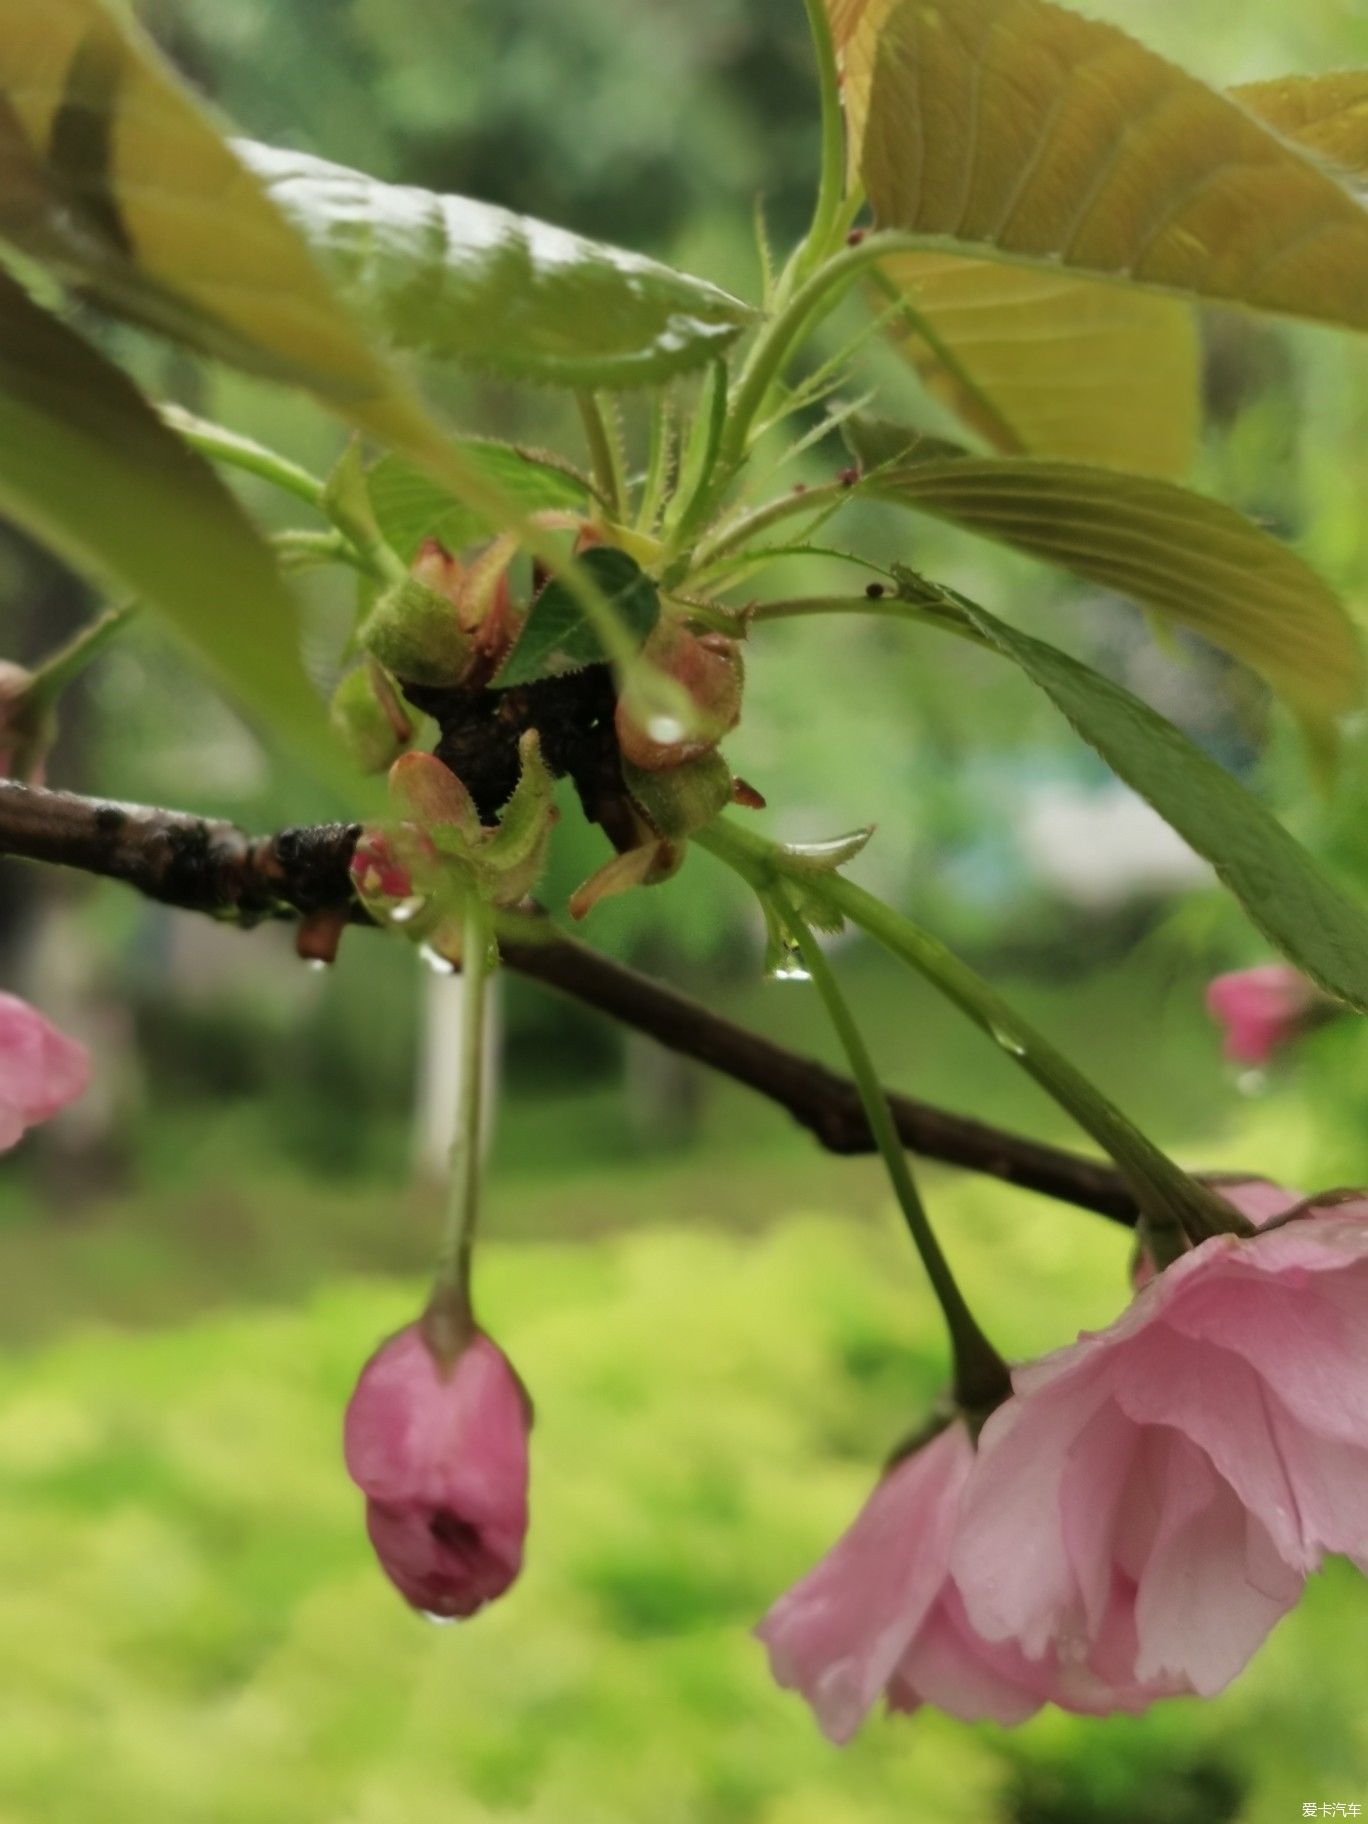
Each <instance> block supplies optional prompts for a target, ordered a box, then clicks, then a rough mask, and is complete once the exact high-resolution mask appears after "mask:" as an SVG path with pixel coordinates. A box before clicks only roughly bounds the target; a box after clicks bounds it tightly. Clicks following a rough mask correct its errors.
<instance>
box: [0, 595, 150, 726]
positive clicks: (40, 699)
mask: <svg viewBox="0 0 1368 1824" xmlns="http://www.w3.org/2000/svg"><path fill="white" fill-rule="evenodd" d="M138 606H139V605H138V603H137V602H125V603H123V604H122V605H121V606H119V607H115V608H106V609H105V611H104V613H103V614H101V615H97V616H96V618H95V619H94V620H93V621H91V622H90V623H89V624H88V625H87V626H85V627H82V628H80V629H79V630H78V631H77V632H76V633H74V634H72V636H71V638H70V639H69V640H67V641H66V643H65V644H64V645H62V646H59V647H58V648H57V650H56V651H55V652H51V653H49V654H48V656H47V658H45V659H44V660H43V661H42V663H41V664H39V665H37V666H35V667H34V670H33V674H32V676H31V678H30V680H29V683H28V685H27V687H26V693H25V694H26V695H27V696H28V699H29V701H30V702H31V703H32V704H34V705H35V706H37V707H40V708H43V709H47V708H50V707H51V705H52V704H54V703H55V702H56V701H57V699H58V698H59V697H60V696H61V694H62V692H63V691H64V690H65V689H66V687H67V685H68V684H70V683H71V681H72V679H73V678H76V677H78V676H79V675H80V673H81V672H83V671H84V670H85V668H86V666H87V665H89V663H90V661H91V660H92V659H93V658H95V657H96V655H97V654H98V653H100V652H102V651H103V650H104V648H105V647H106V646H107V645H108V644H109V642H110V641H111V640H112V639H113V638H114V637H115V635H116V634H119V633H122V631H123V629H124V628H125V627H127V625H128V623H129V622H130V621H131V620H132V619H133V617H134V615H135V614H136V613H137V612H138Z"/></svg>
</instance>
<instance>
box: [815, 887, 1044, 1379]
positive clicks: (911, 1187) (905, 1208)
mask: <svg viewBox="0 0 1368 1824" xmlns="http://www.w3.org/2000/svg"><path fill="white" fill-rule="evenodd" d="M783 909H784V914H785V918H786V922H787V924H788V926H789V929H790V930H791V931H792V933H793V936H794V938H795V940H796V942H797V944H798V948H799V951H800V952H801V954H802V958H803V962H804V965H805V966H806V968H807V971H808V974H809V975H810V976H811V977H812V980H813V983H814V985H815V986H816V989H817V992H818V993H819V994H820V995H821V997H822V1000H823V1002H824V1003H825V1006H826V1010H827V1014H828V1016H829V1018H830V1020H831V1024H832V1026H833V1027H834V1029H835V1032H836V1036H837V1038H838V1039H839V1040H840V1042H841V1047H842V1049H843V1050H844V1052H845V1054H846V1058H847V1059H848V1061H849V1064H850V1073H851V1075H852V1076H853V1077H854V1079H855V1084H856V1087H857V1088H858V1090H859V1092H860V1101H861V1102H862V1103H863V1105H864V1111H865V1114H866V1116H867V1117H868V1120H869V1126H870V1130H871V1132H872V1133H873V1135H874V1141H875V1144H876V1145H877V1147H878V1149H879V1152H880V1155H881V1156H882V1158H883V1162H884V1165H885V1167H886V1168H887V1170H888V1176H889V1179H890V1180H891V1182H892V1185H893V1192H894V1195H895V1196H896V1197H897V1199H898V1203H899V1205H900V1207H901V1209H902V1213H903V1217H904V1219H905V1221H906V1223H907V1227H908V1230H909V1232H910V1234H911V1236H912V1241H913V1244H914V1245H915V1247H916V1250H917V1252H918V1254H919V1255H920V1256H921V1260H922V1265H923V1266H924V1267H925V1268H926V1276H927V1278H928V1279H929V1280H930V1281H931V1286H932V1290H933V1291H934V1292H935V1294H936V1298H937V1301H938V1302H939V1304H940V1308H941V1310H942V1311H943V1312H944V1314H945V1322H946V1327H947V1328H948V1330H949V1332H950V1342H951V1348H952V1350H953V1353H954V1361H955V1386H954V1392H955V1399H956V1401H957V1402H958V1404H959V1405H961V1406H963V1407H965V1408H966V1409H967V1410H969V1411H973V1412H984V1411H986V1410H991V1409H992V1408H993V1407H995V1406H999V1405H1001V1403H1002V1401H1003V1400H1004V1399H1006V1397H1007V1395H1008V1394H1009V1393H1010V1392H1011V1390H1012V1382H1011V1375H1010V1374H1009V1373H1008V1370H1007V1364H1006V1363H1005V1362H1004V1361H1003V1359H1002V1357H1001V1356H1000V1355H999V1354H998V1352H997V1350H996V1349H994V1347H993V1345H992V1344H991V1343H990V1342H989V1341H988V1338H987V1337H986V1336H985V1335H984V1334H983V1331H982V1330H981V1329H980V1328H979V1325H978V1323H977V1321H976V1319H975V1317H974V1315H973V1313H972V1312H971V1311H970V1309H969V1306H968V1305H967V1304H966V1303H965V1299H964V1294H963V1293H962V1292H961V1291H960V1289H959V1286H958V1284H957V1283H956V1280H955V1276H954V1274H953V1273H952V1272H951V1270H950V1263H949V1262H948V1261H947V1260H946V1258H945V1255H944V1254H943V1253H942V1252H941V1246H940V1243H939V1241H938V1240H937V1238H936V1233H935V1230H934V1229H933V1228H932V1227H931V1221H930V1218H929V1217H928V1216H927V1214H926V1209H925V1206H924V1205H923V1203H922V1200H921V1198H920V1196H919V1195H918V1192H917V1187H916V1183H915V1182H914V1180H913V1177H912V1169H911V1167H910V1166H909V1165H908V1162H907V1153H906V1151H905V1149H904V1147H903V1144H902V1141H901V1140H900V1139H899V1138H898V1133H897V1130H896V1128H895V1127H894V1125H893V1116H892V1114H891V1113H890V1111H889V1107H888V1098H887V1097H886V1096H885V1094H884V1091H883V1086H882V1085H881V1083H880V1082H879V1076H878V1072H877V1071H876V1070H875V1068H874V1061H873V1059H872V1058H871V1057H870V1055H869V1050H868V1048H867V1046H866V1045H865V1042H864V1038H863V1035H862V1034H861V1032H860V1029H859V1027H858V1025H857V1024H856V1022H855V1018H854V1016H853V1014H852V1013H851V1011H850V1007H849V1005H848V1003H847V1002H846V999H845V996H844V995H843V994H842V993H841V990H840V987H839V985H838V984H837V981H836V977H835V975H834V973H833V972H832V969H831V965H830V964H829V963H828V962H827V959H826V956H825V954H824V952H823V950H822V946H821V945H820V944H819V943H818V941H817V939H816V937H815V936H814V935H813V932H812V930H811V929H810V927H809V926H808V925H807V923H806V922H805V921H804V920H803V919H802V918H801V917H800V916H799V915H798V913H797V911H796V910H795V908H794V906H793V904H792V901H791V900H790V899H789V898H788V897H787V896H786V897H785V899H784V908H783Z"/></svg>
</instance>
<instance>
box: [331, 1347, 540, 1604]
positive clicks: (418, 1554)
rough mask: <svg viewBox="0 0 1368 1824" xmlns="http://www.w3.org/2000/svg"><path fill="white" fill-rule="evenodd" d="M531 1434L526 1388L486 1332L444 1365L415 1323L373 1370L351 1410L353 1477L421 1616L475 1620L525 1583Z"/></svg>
mask: <svg viewBox="0 0 1368 1824" xmlns="http://www.w3.org/2000/svg"><path fill="white" fill-rule="evenodd" d="M531 1426H532V1405H531V1402H530V1400H529V1399H528V1397H527V1393H526V1391H525V1389H524V1387H523V1384H522V1382H521V1381H520V1380H519V1379H518V1376H517V1374H516V1373H515V1371H514V1369H513V1367H512V1366H511V1364H510V1363H509V1360H508V1358H507V1356H505V1355H504V1353H503V1351H502V1350H501V1349H499V1348H498V1347H497V1346H496V1345H495V1344H494V1343H492V1342H491V1341H490V1339H489V1338H488V1337H487V1336H485V1335H484V1333H483V1332H482V1331H476V1332H475V1333H474V1335H473V1336H472V1338H471V1340H470V1341H469V1342H468V1343H467V1344H466V1345H465V1347H464V1348H463V1349H462V1350H461V1352H460V1353H459V1354H458V1355H457V1356H456V1357H455V1359H454V1360H453V1361H450V1362H446V1363H444V1362H442V1361H440V1360H439V1359H438V1358H437V1356H435V1355H434V1354H433V1352H432V1350H431V1348H430V1346H429V1344H428V1342H427V1340H426V1339H425V1337H424V1335H423V1333H422V1330H421V1327H420V1326H419V1325H418V1324H410V1325H409V1326H408V1328H407V1329H404V1330H401V1331H400V1332H399V1333H398V1335H397V1336H392V1337H391V1338H390V1339H389V1341H388V1342H387V1343H385V1344H383V1345H382V1347H381V1348H380V1349H378V1350H377V1351H376V1353H375V1354H374V1355H373V1356H372V1357H371V1359H370V1361H369V1362H367V1364H366V1366H365V1368H364V1369H363V1370H362V1372H361V1378H360V1380H359V1381H358V1382H357V1384H356V1391H355V1393H354V1394H353V1395H352V1397H351V1404H350V1405H349V1406H348V1407H347V1420H346V1435H345V1448H346V1457H347V1470H348V1473H349V1474H350V1476H351V1478H352V1480H353V1482H355V1483H356V1485H357V1487H358V1488H360V1489H361V1491H362V1493H363V1494H364V1495H365V1497H366V1529H367V1531H368V1532H369V1534H370V1539H371V1544H372V1545H373V1546H374V1547H375V1552H376V1556H377V1557H378V1558H379V1560H380V1563H381V1566H382V1567H383V1569H384V1571H385V1574H386V1576H387V1577H388V1578H389V1579H390V1581H391V1583H393V1584H394V1585H395V1587H396V1588H397V1589H398V1591H399V1592H400V1594H401V1595H402V1596H403V1597H404V1599H405V1600H406V1601H407V1602H410V1603H412V1605H413V1606H414V1608H416V1609H421V1610H422V1611H423V1613H424V1614H426V1615H430V1616H434V1617H438V1618H441V1619H451V1618H455V1617H457V1616H462V1617H463V1616H468V1615H473V1614H475V1612H476V1610H477V1609H481V1608H483V1607H484V1605H485V1603H487V1602H492V1601H493V1600H494V1598H495V1597H496V1596H502V1595H503V1593H504V1591H505V1590H506V1589H507V1588H508V1587H509V1585H510V1584H511V1583H512V1582H513V1580H514V1579H515V1578H516V1577H517V1575H518V1572H519V1571H520V1570H521V1568H522V1556H523V1540H524V1537H525V1536H526V1533H527V1437H528V1433H529V1431H530V1430H531Z"/></svg>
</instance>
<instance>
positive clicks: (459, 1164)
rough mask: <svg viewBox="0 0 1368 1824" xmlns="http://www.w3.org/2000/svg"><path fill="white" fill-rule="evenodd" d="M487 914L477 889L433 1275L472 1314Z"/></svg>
mask: <svg viewBox="0 0 1368 1824" xmlns="http://www.w3.org/2000/svg"><path fill="white" fill-rule="evenodd" d="M489 945H490V921H489V913H488V911H487V909H486V907H485V904H484V902H483V900H481V899H480V897H479V895H478V894H477V893H475V892H474V891H473V890H472V892H471V893H470V896H469V898H468V900H467V902H466V911H465V925H464V929H463V931H462V934H461V1048H460V1070H461V1081H460V1100H459V1103H458V1105H457V1120H456V1135H455V1139H454V1140H453V1142H452V1148H451V1182H450V1188H449V1190H448V1193H447V1207H446V1221H445V1225H444V1229H443V1236H442V1248H441V1252H440V1254H439V1255H438V1258H437V1269H436V1273H435V1275H434V1278H433V1303H434V1305H436V1304H438V1303H439V1302H446V1301H453V1302H455V1304H456V1307H457V1309H459V1310H461V1311H463V1312H464V1313H465V1314H466V1315H467V1316H468V1315H469V1312H470V1269H471V1262H472V1259H473V1257H474V1251H475V1232H476V1229H477V1227H478V1225H479V1215H480V1177H481V1156H480V1155H481V1146H482V1141H483V1130H484V1076H485V1010H486V1005H487V1002H488V998H489Z"/></svg>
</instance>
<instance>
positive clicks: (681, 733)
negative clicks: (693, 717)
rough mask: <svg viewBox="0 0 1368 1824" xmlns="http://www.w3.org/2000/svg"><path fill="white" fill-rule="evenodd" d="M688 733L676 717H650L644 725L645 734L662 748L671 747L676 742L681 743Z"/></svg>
mask: <svg viewBox="0 0 1368 1824" xmlns="http://www.w3.org/2000/svg"><path fill="white" fill-rule="evenodd" d="M688 732H689V731H688V730H687V729H686V728H685V726H684V724H683V723H682V722H681V721H680V719H679V717H678V716H652V717H651V719H650V721H649V722H648V723H647V724H646V733H647V734H648V735H649V736H650V737H651V739H652V741H658V742H659V743H660V745H661V746H662V747H672V746H673V745H674V743H675V742H676V741H682V740H683V739H684V737H685V735H686V734H687V733H688Z"/></svg>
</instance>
